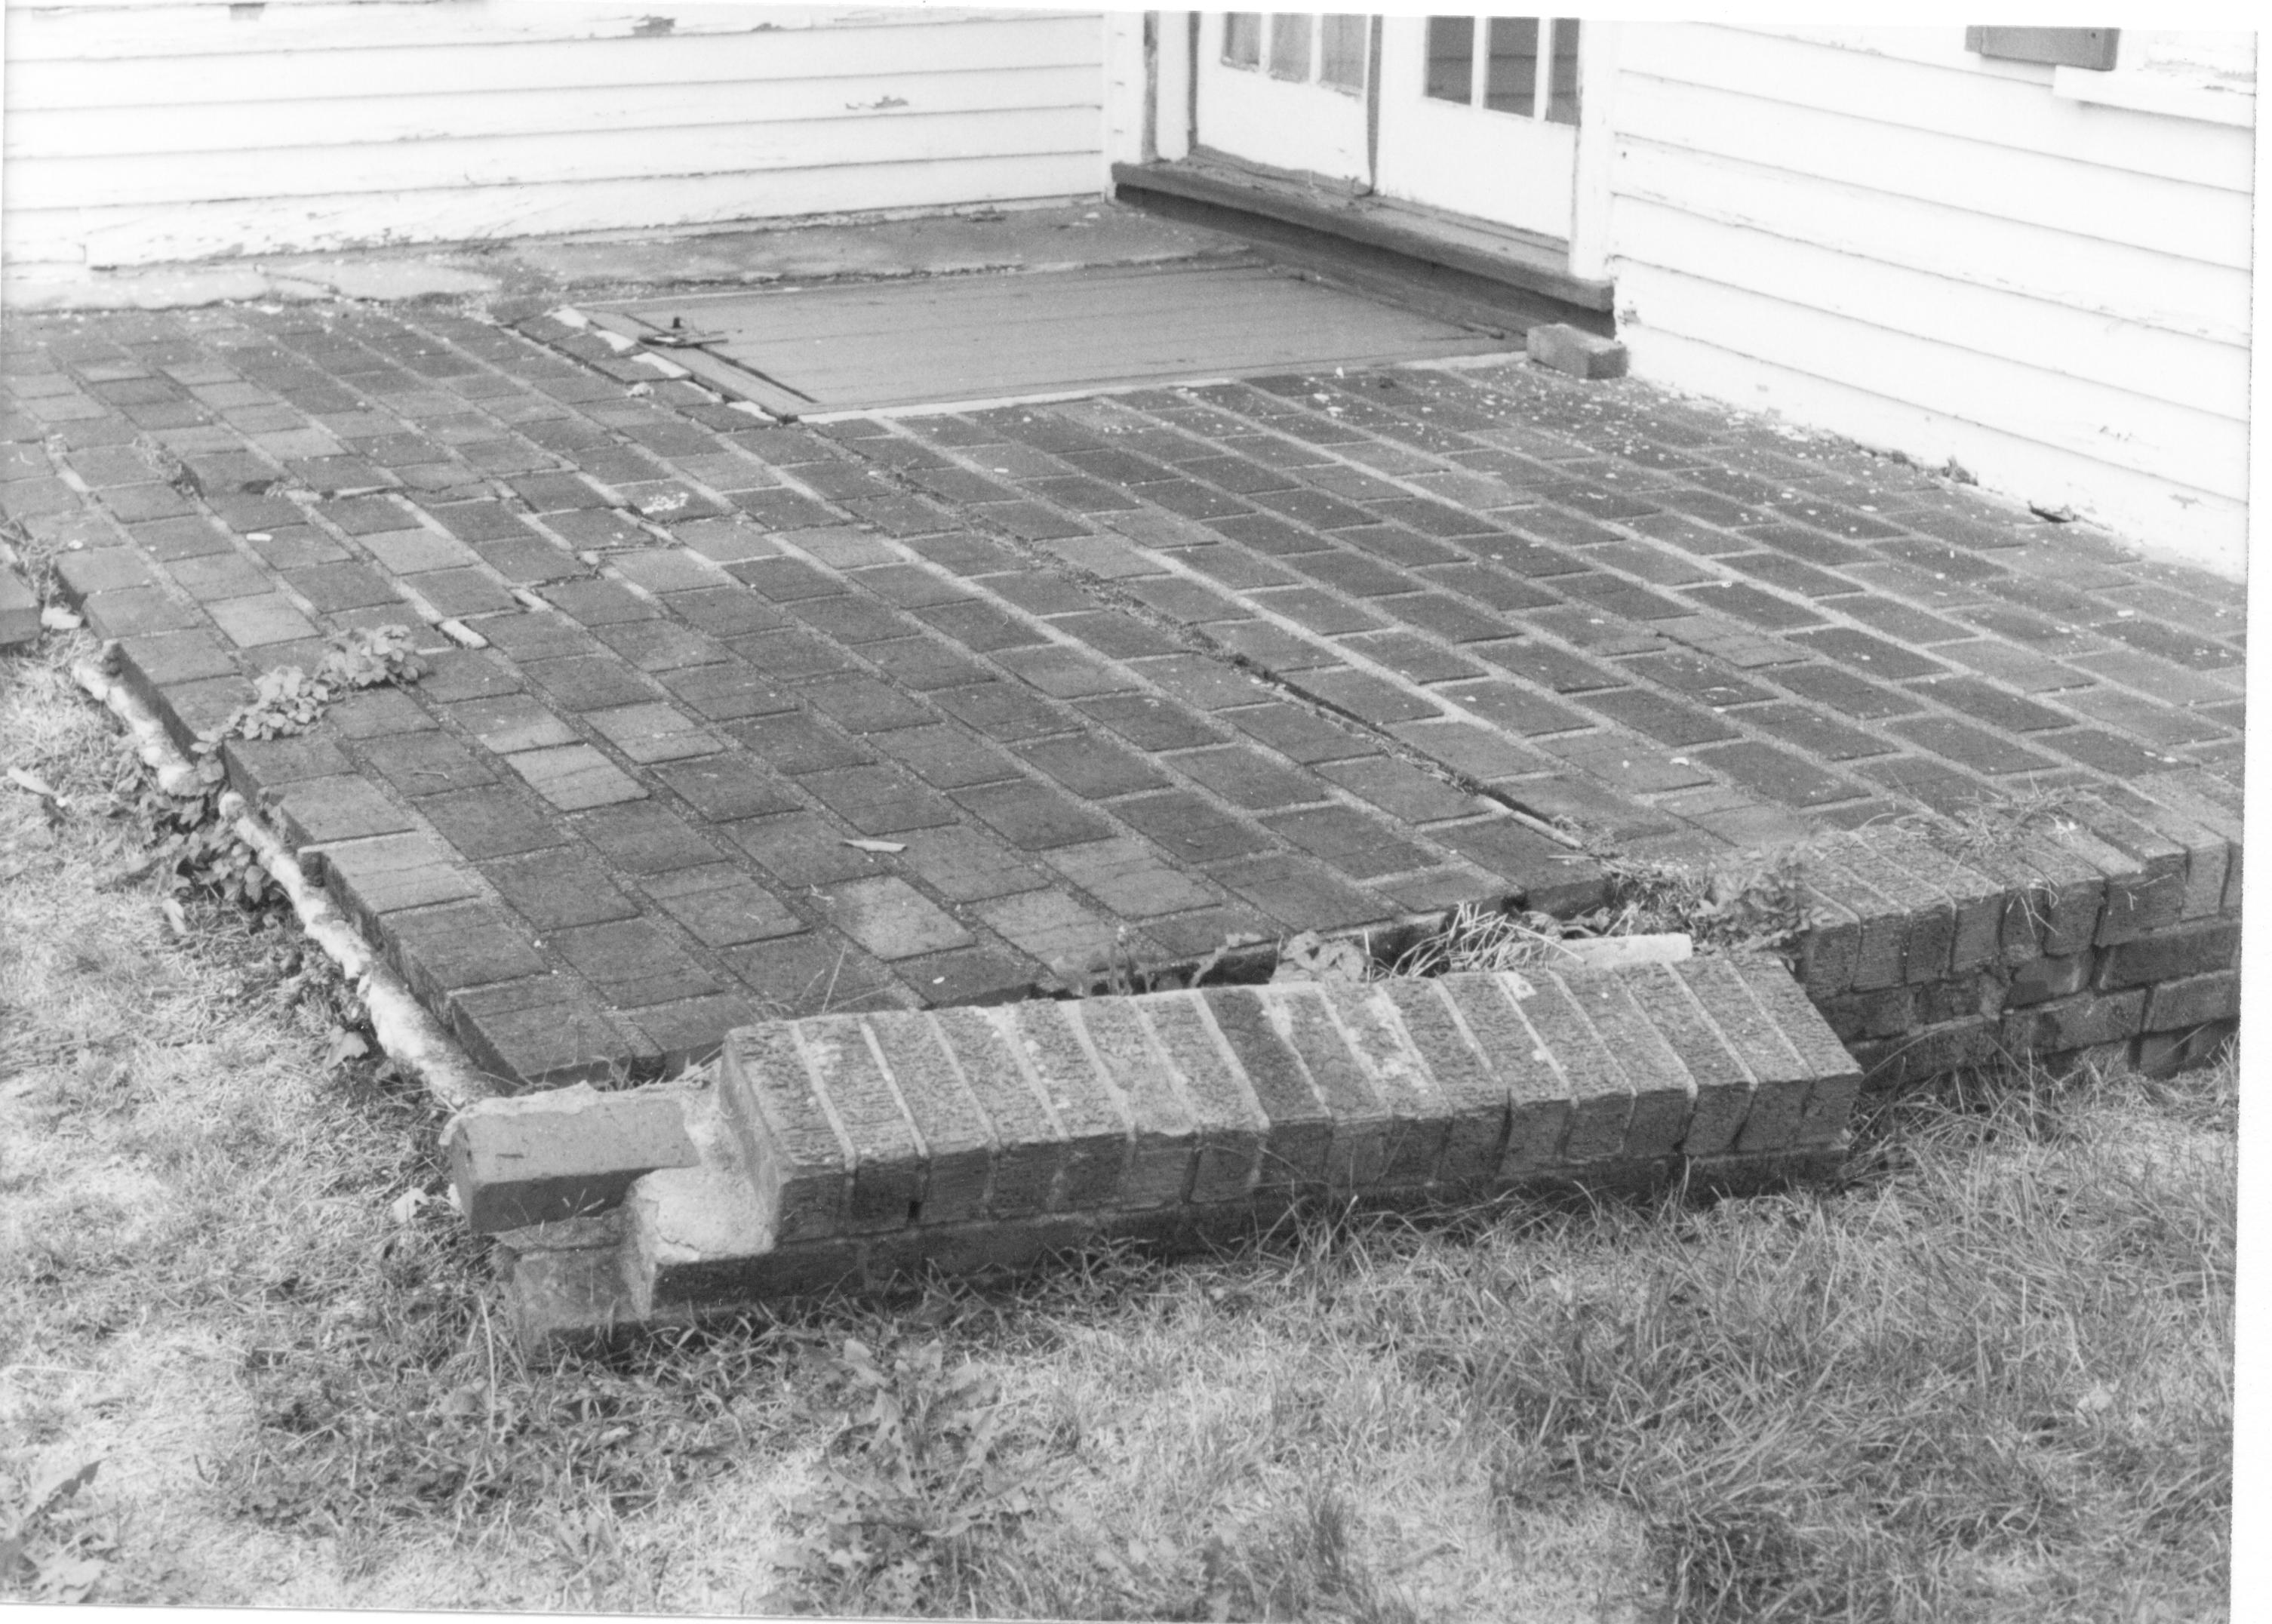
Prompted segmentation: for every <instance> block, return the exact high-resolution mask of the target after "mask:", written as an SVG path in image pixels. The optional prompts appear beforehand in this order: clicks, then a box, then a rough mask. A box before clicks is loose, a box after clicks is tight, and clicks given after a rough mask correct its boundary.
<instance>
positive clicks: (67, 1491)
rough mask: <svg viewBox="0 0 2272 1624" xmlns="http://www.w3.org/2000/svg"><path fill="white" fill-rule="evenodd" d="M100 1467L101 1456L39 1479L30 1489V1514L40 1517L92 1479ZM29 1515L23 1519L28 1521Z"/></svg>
mask: <svg viewBox="0 0 2272 1624" xmlns="http://www.w3.org/2000/svg"><path fill="white" fill-rule="evenodd" d="M101 1469H102V1457H101V1456H99V1455H98V1456H95V1457H94V1458H93V1460H91V1461H86V1462H82V1463H80V1464H79V1465H78V1466H75V1467H71V1468H69V1469H67V1470H64V1471H57V1472H55V1473H53V1474H51V1475H50V1476H49V1477H47V1478H42V1479H41V1482H40V1485H39V1486H38V1487H37V1488H35V1489H34V1490H33V1491H32V1516H34V1517H41V1516H45V1515H47V1514H48V1513H49V1512H50V1511H53V1510H54V1509H55V1508H56V1507H57V1506H60V1505H62V1504H63V1503H64V1501H67V1500H69V1499H70V1498H71V1496H72V1495H74V1494H76V1493H78V1492H79V1491H80V1490H81V1489H83V1488H85V1487H86V1486H87V1485H88V1484H90V1483H92V1482H93V1481H94V1474H95V1473H96V1472H98V1471H101ZM30 1520H31V1518H30V1517H27V1518H26V1519H25V1521H26V1522H29V1521H30Z"/></svg>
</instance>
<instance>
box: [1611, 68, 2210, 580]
mask: <svg viewBox="0 0 2272 1624" xmlns="http://www.w3.org/2000/svg"><path fill="white" fill-rule="evenodd" d="M1618 70H1619V71H1618V81H1617V86H1616V96H1615V106H1614V112H1613V114H1612V121H1613V126H1614V129H1615V131H1616V137H1617V138H1616V144H1615V145H1616V156H1615V159H1614V161H1613V166H1612V181H1611V189H1612V192H1613V201H1612V204H1611V243H1612V248H1611V253H1612V261H1611V268H1612V272H1613V274H1614V276H1615V278H1616V281H1617V285H1618V305H1619V312H1618V313H1619V331H1620V333H1621V335H1622V336H1623V337H1624V338H1625V339H1626V341H1627V344H1628V346H1629V347H1630V348H1631V351H1632V354H1633V365H1634V369H1635V370H1636V371H1638V372H1640V373H1641V374H1643V375H1645V376H1651V377H1655V378H1658V379H1660V380H1661V381H1664V382H1668V383H1672V384H1676V385H1680V386H1684V387H1689V388H1693V389H1697V390H1699V391H1701V392H1704V393H1712V394H1715V395H1718V396H1720V397H1722V398H1723V399H1728V400H1734V401H1737V402H1738V403H1742V404H1746V405H1752V406H1759V407H1770V406H1771V407H1775V408H1780V409H1782V410H1783V411H1784V412H1785V413H1786V414H1787V415H1790V416H1791V417H1793V418H1794V419H1796V420H1798V421H1802V422H1808V423H1814V424H1817V425H1820V426H1823V427H1827V428H1831V429H1834V430H1840V431H1843V432H1845V433H1848V434H1850V435H1852V436H1854V437H1855V438H1858V439H1861V440H1864V441H1865V442H1867V443H1872V444H1875V445H1881V446H1885V447H1887V448H1889V449H1899V450H1902V451H1903V452H1906V453H1910V454H1912V455H1915V456H1918V457H1920V458H1921V459H1923V460H1928V461H1932V462H1939V461H1941V460H1943V459H1946V458H1954V459H1955V460H1957V461H1958V462H1959V463H1960V464H1962V466H1964V467H1965V468H1968V469H1969V471H1971V472H1972V473H1974V474H1975V475H1977V476H1978V477H1979V478H1980V479H1982V480H1983V482H1984V483H1986V484H1988V485H1989V486H1990V487H1992V488H1996V489H2001V490H2005V491H2007V492H2008V493H2009V494H2013V495H2016V496H2020V497H2023V498H2028V499H2029V500H2034V501H2039V502H2041V503H2043V504H2044V505H2051V506H2056V505H2068V506H2072V507H2074V508H2075V509H2077V510H2078V511H2080V512H2082V513H2086V514H2089V515H2092V516H2095V517H2097V518H2099V519H2101V520H2104V522H2106V523H2108V524H2109V525H2111V527H2113V528H2116V529H2118V530H2120V531H2123V532H2125V533H2127V534H2129V535H2133V536H2134V537H2135V538H2137V539H2139V540H2141V541H2142V542H2145V543H2149V544H2151V545H2154V546H2156V547H2157V548H2159V549H2161V550H2166V551H2169V552H2171V553H2172V554H2181V555H2184V556H2186V557H2189V558H2194V559H2195V560H2197V561H2199V562H2201V563H2205V564H2210V565H2214V566H2215V567H2219V568H2222V569H2225V570H2227V571H2228V572H2231V573H2237V572H2238V568H2239V566H2240V563H2241V560H2242V557H2243V550H2244V544H2245V532H2246V498H2247V408H2248V350H2249V338H2250V326H2249V267H2250V230H2251V216H2250V209H2251V193H2252V185H2253V173H2252V164H2253V153H2252V150H2251V149H2252V140H2251V132H2250V131H2247V130H2246V129H2239V128H2235V127H2233V126H2231V125H2226V124H2216V123H2202V122H2197V121H2193V120H2187V119H2179V118H2172V117H2167V116H2159V115H2154V114H2148V113H2142V112H2135V111H2132V110H2129V109H2121V108H2111V107H2103V106H2095V105H2089V104H2085V103H2081V102H2078V101H2074V100H2071V99H2067V98H2063V97H2059V96H2056V95H2054V94H2052V89H2051V74H2052V71H2051V69H2049V68H2048V67H2038V66H2035V65H2032V64H2013V63H2000V62H1989V61H1985V60H1984V59H1982V58H1979V57H1977V56H1970V55H1969V54H1967V53H1965V52H1964V51H1963V50H1962V29H1961V28H1957V27H1954V26H1949V27H1944V28H1931V29H1846V28H1779V29H1774V30H1767V29H1745V28H1735V27H1725V26H1652V25H1636V26H1628V27H1626V28H1625V29H1624V30H1622V37H1621V40H1620V42H1619V50H1618Z"/></svg>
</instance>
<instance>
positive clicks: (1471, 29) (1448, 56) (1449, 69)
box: [1425, 17, 1476, 101]
mask: <svg viewBox="0 0 2272 1624" xmlns="http://www.w3.org/2000/svg"><path fill="white" fill-rule="evenodd" d="M1475 66H1476V19H1474V18H1472V17H1431V18H1430V19H1428V85H1427V89H1426V93H1425V94H1429V95H1431V96H1433V97H1434V98H1436V100H1437V101H1468V100H1469V99H1470V98H1471V97H1472V96H1473V95H1474V94H1475Z"/></svg>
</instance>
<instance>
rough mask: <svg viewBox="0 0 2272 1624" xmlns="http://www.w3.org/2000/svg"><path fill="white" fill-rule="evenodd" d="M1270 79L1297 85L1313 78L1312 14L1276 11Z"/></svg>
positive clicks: (1271, 20)
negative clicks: (1290, 80) (1311, 67)
mask: <svg viewBox="0 0 2272 1624" xmlns="http://www.w3.org/2000/svg"><path fill="white" fill-rule="evenodd" d="M1270 77H1271V78H1272V79H1292V80H1294V81H1295V82H1296V83H1297V84H1298V83H1300V82H1301V81H1303V80H1304V79H1308V78H1309V77H1310V14H1309V13H1308V12H1307V11H1274V12H1273V13H1271V17H1270Z"/></svg>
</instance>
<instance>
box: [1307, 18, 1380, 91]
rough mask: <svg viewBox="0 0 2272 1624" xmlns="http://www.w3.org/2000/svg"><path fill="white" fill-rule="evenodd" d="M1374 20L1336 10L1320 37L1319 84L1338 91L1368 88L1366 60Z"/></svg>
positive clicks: (1320, 30)
mask: <svg viewBox="0 0 2272 1624" xmlns="http://www.w3.org/2000/svg"><path fill="white" fill-rule="evenodd" d="M1371 38H1372V30H1371V19H1370V18H1365V17H1354V16H1351V15H1349V14H1348V13H1347V12H1341V11H1336V12H1334V13H1332V14H1330V15H1328V16H1327V19H1326V20H1325V23H1324V25H1323V26H1321V27H1320V28H1319V34H1318V83H1319V84H1320V85H1331V86H1333V87H1334V89H1335V90H1363V89H1364V59H1365V56H1366V53H1367V49H1368V48H1369V46H1370V45H1371Z"/></svg>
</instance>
